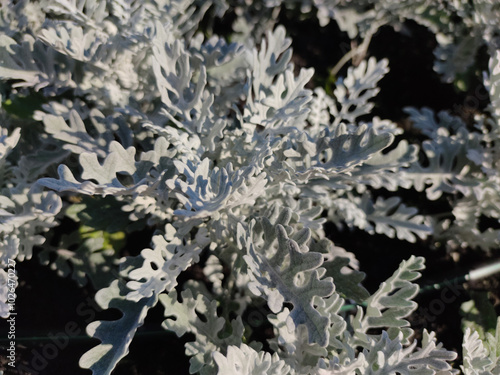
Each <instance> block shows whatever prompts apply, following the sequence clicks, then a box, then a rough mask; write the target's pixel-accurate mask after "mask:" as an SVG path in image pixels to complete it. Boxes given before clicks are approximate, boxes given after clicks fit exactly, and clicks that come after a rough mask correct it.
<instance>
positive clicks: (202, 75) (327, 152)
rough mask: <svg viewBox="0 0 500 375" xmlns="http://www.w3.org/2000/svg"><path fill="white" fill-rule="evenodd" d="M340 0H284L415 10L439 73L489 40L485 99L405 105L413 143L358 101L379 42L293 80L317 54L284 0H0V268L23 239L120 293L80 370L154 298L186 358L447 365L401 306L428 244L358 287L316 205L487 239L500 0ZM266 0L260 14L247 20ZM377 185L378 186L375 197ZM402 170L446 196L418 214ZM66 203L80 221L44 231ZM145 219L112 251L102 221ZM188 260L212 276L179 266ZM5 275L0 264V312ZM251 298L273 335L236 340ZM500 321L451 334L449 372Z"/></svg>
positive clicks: (404, 236)
mask: <svg viewBox="0 0 500 375" xmlns="http://www.w3.org/2000/svg"><path fill="white" fill-rule="evenodd" d="M341 3H342V4H341ZM354 3H355V2H352V3H351V2H338V1H331V2H328V1H324V2H322V1H312V2H310V1H304V2H302V3H298V2H297V3H296V2H290V3H288V4H286V5H287V6H292V7H293V6H299V7H301V9H302V10H303V11H304V12H306V11H310V9H312V8H314V7H315V8H316V9H318V17H319V19H320V22H321V23H322V24H325V23H327V22H330V20H331V19H333V20H335V21H336V22H338V23H339V25H340V27H341V28H342V29H344V30H346V31H348V32H349V35H350V36H351V37H352V38H354V37H355V36H356V35H358V33H360V35H361V36H365V35H366V33H367V32H370V33H373V32H374V30H372V31H369V30H370V29H369V28H368V27H367V25H368V24H370V25H376V27H380V26H381V25H383V24H395V23H397V22H399V21H401V20H402V19H404V18H409V17H410V16H411V18H417V19H418V20H419V21H421V23H423V24H425V25H426V26H428V27H430V28H431V30H432V31H434V32H435V33H436V34H438V37H439V38H440V39H439V40H440V47H439V48H440V49H439V51H447V52H446V54H442V53H437V57H438V58H437V60H436V67H437V70H438V71H442V72H445V73H446V74H444V75H443V79H445V80H449V79H453V77H454V74H455V72H460V69H462V68H463V66H467V64H468V63H469V61H468V60H467V61H466V59H465V60H464V58H463V55H460V53H461V51H462V52H467V53H472V52H471V51H474V49H477V48H479V47H477V46H480V45H481V44H483V43H485V44H486V45H487V49H488V52H489V54H490V62H489V70H488V71H486V72H484V82H485V86H486V87H487V89H488V93H489V97H490V106H489V107H488V109H487V110H486V111H485V112H484V113H482V114H480V115H478V116H477V118H476V119H475V125H474V128H473V129H471V128H469V127H467V126H466V125H465V124H464V122H463V121H462V120H461V119H460V118H458V117H454V116H452V115H450V114H449V113H447V112H440V113H438V114H435V113H433V111H431V110H429V109H426V108H422V109H419V108H408V109H406V110H407V112H408V114H409V117H410V119H411V121H412V123H413V126H414V128H416V129H418V130H419V131H420V132H421V133H422V134H423V135H424V136H425V137H426V140H425V141H423V142H422V143H421V144H409V142H408V141H406V140H401V141H397V142H396V141H395V139H396V138H395V137H396V136H398V135H402V134H403V130H402V129H401V128H399V127H397V126H396V124H394V123H392V122H391V121H389V120H384V119H380V118H377V117H373V118H371V119H369V120H366V119H367V118H370V113H371V110H372V108H373V103H372V99H373V98H374V97H375V96H376V95H377V93H378V92H379V89H378V87H377V85H378V82H379V81H380V80H381V79H382V78H383V77H384V75H385V74H386V73H387V72H388V70H389V66H390V62H389V61H387V60H385V59H383V60H380V61H377V60H375V59H374V58H367V59H364V60H362V61H360V62H359V64H357V66H352V67H350V68H349V69H348V71H347V74H346V76H345V77H340V78H339V79H338V80H337V83H336V87H335V89H334V91H333V95H331V96H330V95H328V94H327V93H326V92H325V91H324V90H323V89H322V88H320V87H318V88H316V89H314V90H310V89H308V88H306V85H307V84H308V82H310V80H311V78H312V76H313V74H314V72H313V70H312V69H300V71H299V72H298V73H296V72H295V70H294V65H293V64H292V62H291V57H292V50H291V48H290V45H291V40H290V39H289V38H287V36H286V30H285V29H284V28H283V27H282V26H279V25H274V24H275V20H276V15H275V14H274V13H273V10H274V9H277V8H278V6H279V5H280V2H279V1H264V2H262V3H254V4H252V5H245V4H240V3H238V4H236V5H235V4H226V3H225V2H223V1H214V2H199V3H197V2H192V1H182V0H180V1H144V2H140V1H133V0H130V1H113V0H109V1H91V0H87V1H76V0H69V1H63V0H47V1H39V2H29V1H18V2H15V3H11V2H9V1H7V2H4V3H3V4H2V7H1V8H0V25H1V28H2V35H1V36H0V62H1V64H0V77H1V79H2V81H3V83H2V105H3V107H4V108H3V109H2V123H1V128H0V176H1V179H0V185H1V186H0V189H1V190H0V192H1V195H0V249H1V253H0V256H1V258H0V260H1V264H2V266H3V267H6V265H7V263H8V260H9V259H13V260H14V259H15V260H16V261H25V260H29V259H30V258H32V256H33V254H34V251H33V249H34V248H36V249H38V250H37V254H38V258H39V260H40V262H41V263H42V264H44V265H50V266H51V267H52V268H53V269H55V270H56V271H57V272H58V273H59V274H60V275H61V276H68V275H71V277H72V278H73V279H74V280H75V281H76V282H77V283H78V284H80V285H85V284H86V283H87V282H91V283H92V285H93V286H94V287H95V288H96V289H98V292H97V293H96V296H95V299H96V301H97V303H98V304H99V306H101V307H102V308H103V309H108V308H114V309H118V310H120V311H121V312H122V314H123V315H122V317H121V318H119V319H117V320H112V321H96V322H93V323H91V324H90V325H89V326H88V327H87V333H88V335H90V336H92V337H95V338H97V339H99V340H101V344H99V345H98V346H96V347H94V348H93V349H91V350H90V351H88V352H87V353H85V354H84V355H83V356H82V357H81V360H80V365H81V367H83V368H88V369H91V370H92V371H93V373H94V374H96V375H97V374H109V373H110V372H111V371H112V370H113V368H114V367H115V366H116V364H117V363H118V362H119V361H120V359H121V358H123V357H124V356H126V355H127V353H128V350H129V349H128V348H129V345H130V342H131V341H132V339H133V337H134V334H135V332H136V331H137V329H138V328H139V327H140V326H141V325H142V324H143V323H144V319H145V317H146V315H147V313H148V310H149V309H151V308H152V307H154V306H156V305H158V304H160V305H162V306H163V307H164V311H165V320H164V322H163V324H162V327H163V328H164V329H166V330H170V331H172V332H175V333H176V334H177V335H178V336H179V337H180V336H183V335H184V334H186V333H192V334H194V336H195V340H194V341H190V342H188V343H187V344H186V355H187V356H188V357H190V372H191V373H200V374H227V375H232V374H264V373H265V374H318V375H320V374H321V375H325V374H422V375H423V374H426V375H427V374H439V375H444V374H451V373H457V372H458V370H453V369H452V368H451V361H453V360H454V359H455V358H456V356H457V354H456V353H454V352H452V351H448V350H446V349H444V348H443V347H442V346H441V345H440V344H438V343H437V340H436V336H435V334H434V333H433V332H427V331H424V332H423V335H422V339H421V340H420V342H417V341H416V340H415V339H414V338H413V337H412V335H413V329H412V328H411V326H410V323H409V321H408V320H407V319H408V317H409V315H410V314H411V313H412V312H413V311H414V310H415V309H416V308H417V305H416V303H415V302H413V301H412V299H413V298H414V297H415V296H416V294H417V293H418V289H419V288H418V285H417V284H416V283H415V282H414V281H415V280H416V279H417V278H418V277H419V276H420V271H421V270H423V269H424V259H423V258H420V257H413V256H412V257H411V258H409V259H408V260H406V261H403V262H402V263H401V264H400V266H399V268H398V269H396V270H395V272H394V274H393V275H392V276H391V277H390V278H389V279H387V280H386V281H385V282H384V283H382V284H381V285H380V287H379V289H378V290H377V291H376V292H375V293H373V294H370V293H368V291H367V290H366V289H365V288H364V287H363V286H362V284H361V282H362V280H363V278H364V275H363V273H362V272H360V271H359V270H358V264H357V261H356V259H355V257H354V255H353V254H352V253H350V252H349V251H346V250H345V249H342V248H340V247H338V246H336V245H335V244H334V243H333V242H332V241H331V240H330V239H328V238H327V237H326V236H325V232H324V229H323V228H324V223H325V222H327V221H328V222H332V223H335V224H337V225H339V226H341V225H346V226H349V227H357V228H360V229H363V230H365V231H367V232H368V233H371V234H374V233H378V234H384V235H386V236H388V237H390V238H397V239H399V240H401V241H402V242H404V241H408V242H415V241H417V239H426V238H428V237H429V236H434V238H436V239H438V240H440V241H443V242H445V243H447V245H448V246H449V247H450V248H453V247H457V246H470V247H477V248H480V249H483V250H484V251H491V250H493V249H494V248H497V247H498V246H499V243H500V232H499V231H498V230H495V229H489V230H486V231H485V232H481V231H480V230H479V229H478V221H479V218H480V217H481V216H487V217H490V218H493V219H498V218H499V215H500V209H499V207H500V200H499V197H498V191H499V189H500V173H499V163H498V156H497V155H498V144H499V139H498V138H499V137H500V131H499V119H500V94H499V92H500V91H499V90H500V89H499V85H500V50H498V31H499V29H498V26H499V24H498V17H496V18H494V16H492V14H497V15H498V12H499V10H498V7H497V6H495V5H493V2H492V3H491V4H490V3H489V2H487V1H477V2H472V4H473V5H470V2H460V1H454V2H451V1H450V2H444V1H443V2H440V7H439V8H437V9H436V10H433V11H430V10H429V9H430V8H429V7H428V5H429V4H427V3H429V2H428V1H419V2H412V4H413V5H412V6H411V7H407V6H406V5H405V4H400V3H401V2H392V1H385V0H383V1H382V0H381V1H368V0H367V1H363V2H357V3H358V4H354ZM361 3H363V4H361ZM417 3H418V4H417ZM398 4H400V5H398ZM231 6H236V7H237V8H238V9H239V11H238V14H239V18H237V20H236V21H235V24H234V31H235V33H234V38H233V40H235V41H234V42H232V43H230V42H229V41H227V40H226V39H224V38H223V37H220V36H217V35H212V36H210V37H207V36H204V35H203V34H202V33H200V32H198V30H199V23H200V22H201V21H202V20H203V19H204V17H205V18H206V17H208V18H210V17H221V16H223V14H224V12H226V11H227V10H228V9H229V8H230V7H231ZM388 7H389V8H388ZM386 9H392V10H386ZM264 10H267V11H268V17H267V18H266V17H262V18H261V19H260V21H257V20H256V16H255V15H256V14H257V13H258V12H259V11H264ZM436 12H437V13H438V16H440V18H439V17H438V16H435V13H436ZM447 14H458V15H460V16H462V17H463V19H466V20H469V21H470V22H469V23H465V24H464V25H463V26H458V24H457V25H455V26H453V25H452V24H450V25H451V26H449V27H448V29H445V28H444V26H443V25H444V24H445V22H442V24H441V23H440V24H439V25H437V26H436V25H435V24H432V23H431V22H430V20H437V19H440V20H443V17H444V16H445V15H447ZM478 20H479V21H478ZM453 27H463V28H467V27H469V28H472V29H473V30H475V33H473V34H471V35H472V36H471V37H470V38H472V40H469V39H470V38H469V37H463V38H462V37H460V35H459V34H457V33H456V30H452V29H451V28H453ZM464 30H465V29H464ZM485 30H486V31H487V32H486V31H485ZM462 34H466V33H465V31H464V32H463V33H462ZM453 35H458V36H456V37H452V36H453ZM480 35H486V36H485V37H484V38H482V39H481V38H480ZM247 36H251V37H247ZM462 36H463V35H462ZM454 38H456V40H455V39H454ZM467 43H473V45H474V47H473V48H472V50H470V49H466V48H465V45H468V44H467ZM472 54H473V53H472ZM445 66H453V67H454V70H453V69H448V68H446V69H445V68H444V67H445ZM463 69H465V68H463ZM16 106H17V107H16ZM30 106H32V107H34V108H35V109H36V110H33V109H30ZM19 107H20V108H21V109H19ZM16 108H17V109H16ZM360 118H363V119H364V120H363V121H361V120H360ZM419 152H420V154H421V155H423V156H424V158H422V157H420V158H419ZM381 188H384V189H387V190H388V191H389V192H391V193H392V195H391V196H390V197H386V198H382V197H381V196H378V197H377V198H374V197H373V192H375V191H377V190H378V189H381ZM401 189H414V190H416V191H417V192H421V193H422V194H423V195H424V196H425V199H428V200H430V201H432V200H436V199H438V198H440V197H442V196H443V195H444V196H446V197H448V199H449V200H450V202H452V207H453V211H452V212H450V213H449V215H448V216H446V217H444V218H441V217H432V216H426V215H421V214H419V212H418V209H417V208H415V207H412V206H411V205H407V204H405V202H403V199H402V198H400V197H399V196H398V195H397V192H398V191H399V190H401ZM65 218H70V219H71V220H73V221H75V222H77V223H79V225H80V229H79V230H78V231H77V232H75V233H67V234H66V235H64V236H62V237H61V238H60V239H58V243H54V241H55V240H53V237H52V233H54V231H56V230H57V226H58V225H59V223H60V222H61V221H63V220H65ZM144 228H153V229H155V233H154V235H153V236H152V238H151V245H150V247H149V248H145V249H143V250H142V251H141V252H140V255H137V256H135V257H125V258H120V256H119V254H120V245H119V241H118V240H116V238H120V236H125V237H127V236H130V234H131V233H134V231H137V230H141V229H144ZM89 230H90V231H91V232H92V233H93V234H92V235H88V234H87V232H88V231H89ZM113 236H115V237H113ZM49 240H50V241H49ZM204 254H205V257H204V258H203V260H202V255H204ZM200 262H201V263H200ZM197 263H200V264H201V265H202V267H203V273H204V276H205V278H206V280H208V283H204V282H201V281H196V280H190V281H189V282H186V283H183V284H182V285H179V283H178V277H179V275H180V274H181V273H183V272H184V271H186V270H187V269H188V268H189V267H191V266H193V265H194V264H197ZM5 283H6V272H5V271H4V270H0V291H1V296H2V300H1V301H0V314H1V315H2V316H3V317H7V316H8V310H7V305H6V304H5V302H6V286H5ZM346 301H347V302H348V303H357V304H359V306H358V307H357V310H356V312H355V313H354V314H348V313H346V312H344V311H343V310H342V306H343V305H344V304H346ZM262 304H265V305H267V308H268V309H269V315H268V316H267V319H268V321H269V322H270V324H271V325H272V327H273V328H274V337H273V338H271V339H270V340H269V342H268V347H269V348H270V351H264V350H263V349H262V348H263V345H262V344H263V343H261V342H257V341H250V340H249V338H250V334H251V329H252V327H251V326H250V325H249V323H248V322H246V321H245V320H244V318H243V317H244V313H245V311H247V309H249V308H252V306H261V305H262ZM499 335H500V330H499V329H497V331H496V335H492V334H489V336H487V338H484V339H482V338H480V337H479V336H478V335H477V334H473V333H471V331H467V332H466V334H465V337H464V353H463V358H464V361H463V366H462V371H463V373H464V374H486V373H488V374H489V373H494V374H499V373H500V364H499V363H498V358H499V351H498V347H499V345H500V338H499Z"/></svg>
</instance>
